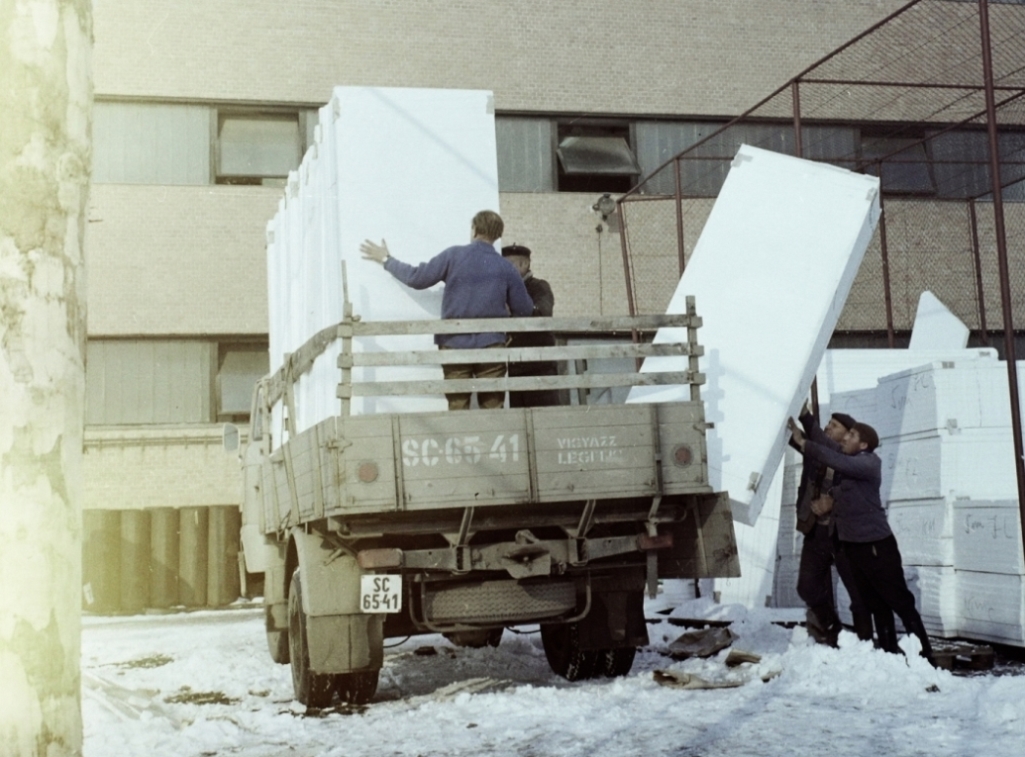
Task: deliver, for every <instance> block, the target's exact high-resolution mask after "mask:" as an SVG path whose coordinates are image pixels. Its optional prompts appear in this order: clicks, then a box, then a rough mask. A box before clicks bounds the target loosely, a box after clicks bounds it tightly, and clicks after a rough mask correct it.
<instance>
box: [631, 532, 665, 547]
mask: <svg viewBox="0 0 1025 757" xmlns="http://www.w3.org/2000/svg"><path fill="white" fill-rule="evenodd" d="M637 546H638V547H640V548H641V549H666V548H668V547H671V546H673V535H672V534H659V535H658V536H647V535H642V536H638V537H637Z"/></svg>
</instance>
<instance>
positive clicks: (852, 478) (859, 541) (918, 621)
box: [789, 418, 935, 664]
mask: <svg viewBox="0 0 1025 757" xmlns="http://www.w3.org/2000/svg"><path fill="white" fill-rule="evenodd" d="M789 426H790V430H791V433H792V435H793V436H792V440H793V442H794V444H796V445H797V446H798V447H799V448H800V449H801V451H802V452H803V453H804V454H805V456H806V457H810V458H812V459H814V460H818V461H819V462H822V463H824V464H826V465H828V466H829V467H830V468H832V469H833V470H835V471H836V472H837V473H839V474H840V483H839V485H836V486H834V487H833V488H832V490H831V495H832V506H831V511H832V513H833V517H834V518H835V519H836V529H837V534H838V535H839V537H840V545H841V548H842V549H843V551H844V554H846V555H847V559H848V561H849V562H850V566H851V572H852V573H853V575H854V582H855V584H856V585H857V587H858V591H859V593H860V594H861V598H862V599H863V600H864V602H865V604H866V605H867V606H868V608H869V610H870V611H871V612H872V617H873V619H874V620H875V625H876V635H877V637H878V641H879V646H880V647H881V648H882V649H884V650H885V651H887V652H894V653H900V652H901V649H900V647H899V646H898V645H897V632H896V629H895V626H894V622H893V615H894V613H896V615H897V617H899V618H900V619H901V621H902V622H903V623H904V628H905V629H906V630H907V631H908V632H909V633H913V634H915V636H917V637H918V638H919V640H920V641H921V642H922V652H921V654H922V656H923V657H925V658H926V659H928V660H929V662H931V663H933V664H935V662H934V661H933V657H932V646H931V645H930V643H929V635H928V634H927V633H926V631H925V626H924V624H923V623H922V617H921V615H919V614H918V610H917V609H916V608H915V596H914V594H912V593H911V591H910V589H908V585H907V582H905V580H904V566H903V564H902V561H901V556H900V550H899V549H898V547H897V539H896V538H895V537H894V535H893V532H892V531H891V530H890V524H889V523H888V522H887V520H886V511H885V510H884V509H883V503H882V499H881V497H880V494H879V488H880V485H881V483H882V462H881V461H880V459H879V457H878V456H877V455H876V454H875V448H876V447H878V446H879V435H878V434H877V433H876V431H875V429H874V428H872V427H871V426H869V425H868V424H866V423H855V424H854V425H853V426H852V427H851V428H850V430H849V431H848V432H847V433H846V434H845V435H844V437H843V441H842V442H841V443H840V450H839V451H837V450H833V449H829V448H828V447H826V446H824V445H822V444H817V443H815V442H813V441H810V440H807V439H805V436H804V434H803V433H802V432H801V429H800V428H798V426H797V423H796V421H794V419H793V418H791V419H790V422H789Z"/></svg>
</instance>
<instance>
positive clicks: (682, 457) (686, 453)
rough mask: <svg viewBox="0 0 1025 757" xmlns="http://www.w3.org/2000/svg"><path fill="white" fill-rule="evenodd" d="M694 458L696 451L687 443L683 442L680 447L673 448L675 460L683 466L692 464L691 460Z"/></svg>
mask: <svg viewBox="0 0 1025 757" xmlns="http://www.w3.org/2000/svg"><path fill="white" fill-rule="evenodd" d="M693 459H694V453H693V452H691V449H690V447H688V446H687V445H686V444H681V445H680V446H679V447H677V448H676V449H674V450H673V462H674V463H676V464H677V465H679V466H680V467H681V468H686V467H687V466H688V465H690V463H691V460H693Z"/></svg>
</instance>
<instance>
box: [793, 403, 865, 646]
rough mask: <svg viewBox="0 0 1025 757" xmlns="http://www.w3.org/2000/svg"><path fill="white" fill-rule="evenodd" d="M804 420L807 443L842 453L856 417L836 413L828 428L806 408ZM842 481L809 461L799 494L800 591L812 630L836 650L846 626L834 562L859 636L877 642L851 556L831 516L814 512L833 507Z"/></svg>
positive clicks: (811, 631)
mask: <svg viewBox="0 0 1025 757" xmlns="http://www.w3.org/2000/svg"><path fill="white" fill-rule="evenodd" d="M800 422H801V426H802V427H803V429H804V434H805V436H806V437H807V438H808V439H810V440H811V441H813V442H815V443H816V444H821V445H823V446H824V447H827V448H828V449H831V450H834V451H839V450H840V442H841V441H842V440H843V438H844V435H845V434H846V433H847V432H848V431H849V430H850V429H851V428H852V427H853V426H854V418H852V417H851V416H849V415H847V414H846V413H833V415H832V416H831V417H830V419H829V422H828V423H827V424H826V426H825V428H824V429H823V428H819V425H818V423H816V421H815V416H814V415H812V414H811V412H810V411H809V410H808V408H807V406H805V408H804V411H803V412H802V413H801V416H800ZM837 479H838V477H837V476H836V475H835V471H834V470H833V469H832V468H830V467H829V466H827V465H825V464H824V463H821V462H819V461H818V460H816V459H814V458H811V457H805V459H804V465H803V467H802V470H801V483H800V486H799V487H798V490H797V530H798V531H800V532H801V533H803V534H804V541H803V543H802V546H801V562H800V567H799V569H798V576H797V593H798V595H799V596H800V597H801V599H803V600H804V602H805V604H806V605H808V632H809V633H810V634H811V635H812V637H813V638H814V639H815V640H816V641H818V642H820V643H822V644H829V645H831V646H836V639H837V636H838V635H839V633H840V628H841V623H840V618H839V616H838V615H837V613H836V600H835V598H834V595H833V570H832V568H833V565H834V564H835V565H836V571H837V573H839V574H840V580H841V581H843V584H844V586H845V587H847V593H848V594H849V595H850V598H851V605H850V607H851V616H852V619H853V621H854V632H855V633H856V634H857V635H858V638H859V639H861V640H863V641H871V640H872V615H871V613H869V611H868V608H866V607H865V605H864V603H863V602H862V601H861V595H860V594H859V593H858V588H857V586H856V585H855V583H854V576H853V575H852V573H851V569H850V566H849V565H848V562H847V557H846V555H844V553H843V551H842V550H841V549H840V544H839V541H838V539H837V535H836V528H835V523H834V520H833V516H832V513H830V512H828V511H827V512H824V513H823V514H821V515H820V514H817V513H815V512H813V508H815V509H822V510H825V508H826V507H827V506H828V505H827V502H826V499H825V498H828V497H829V493H828V492H829V490H830V488H831V487H832V486H833V484H834V483H839V481H838V480H837Z"/></svg>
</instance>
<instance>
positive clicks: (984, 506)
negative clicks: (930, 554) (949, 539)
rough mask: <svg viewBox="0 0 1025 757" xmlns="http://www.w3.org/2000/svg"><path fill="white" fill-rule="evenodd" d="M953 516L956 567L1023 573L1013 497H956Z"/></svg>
mask: <svg viewBox="0 0 1025 757" xmlns="http://www.w3.org/2000/svg"><path fill="white" fill-rule="evenodd" d="M952 519H953V533H954V561H955V562H954V564H955V565H956V566H957V567H958V569H959V570H972V571H980V572H984V573H1008V574H1013V575H1022V574H1025V560H1023V558H1022V534H1021V513H1020V511H1019V509H1018V501H1017V500H1016V499H1008V500H1002V501H994V500H990V501H984V500H973V499H967V500H958V501H956V502H955V503H954V507H953V517H952Z"/></svg>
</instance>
